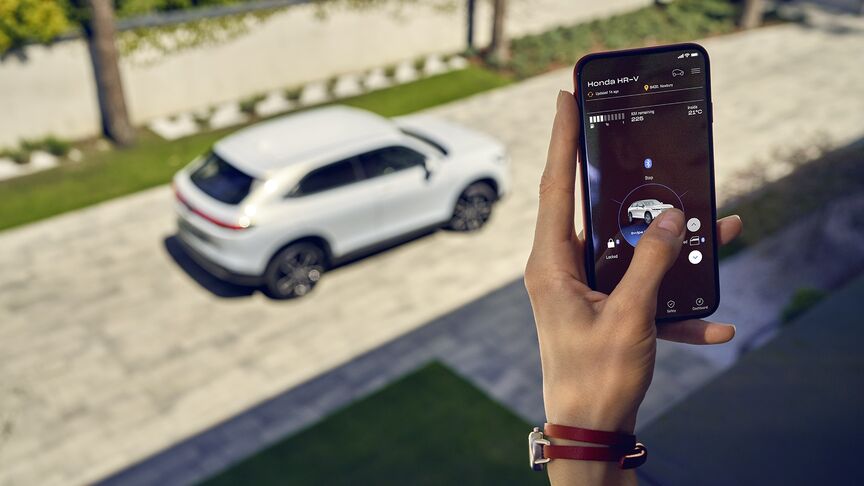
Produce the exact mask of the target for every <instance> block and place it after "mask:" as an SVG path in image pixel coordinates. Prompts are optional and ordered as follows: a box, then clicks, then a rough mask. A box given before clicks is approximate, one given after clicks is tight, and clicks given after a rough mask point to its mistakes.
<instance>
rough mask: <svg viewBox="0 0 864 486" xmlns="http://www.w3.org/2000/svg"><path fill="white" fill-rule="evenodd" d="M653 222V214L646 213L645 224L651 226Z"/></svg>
mask: <svg viewBox="0 0 864 486" xmlns="http://www.w3.org/2000/svg"><path fill="white" fill-rule="evenodd" d="M653 220H654V216H653V215H652V214H651V211H645V224H651V221H653Z"/></svg>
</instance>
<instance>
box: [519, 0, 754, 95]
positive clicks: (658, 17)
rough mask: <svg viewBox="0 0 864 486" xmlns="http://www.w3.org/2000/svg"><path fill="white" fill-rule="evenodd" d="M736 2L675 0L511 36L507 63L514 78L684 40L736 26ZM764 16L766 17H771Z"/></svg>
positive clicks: (731, 29)
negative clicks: (592, 56)
mask: <svg viewBox="0 0 864 486" xmlns="http://www.w3.org/2000/svg"><path fill="white" fill-rule="evenodd" d="M740 11H741V5H740V3H732V2H729V1H727V0H676V1H675V2H672V3H670V4H668V5H651V6H648V7H644V8H640V9H638V10H634V11H631V12H626V13H622V14H619V15H613V16H611V17H608V18H604V19H598V20H595V21H593V22H589V23H582V24H577V25H573V26H564V27H559V28H557V29H553V30H550V31H546V32H542V33H540V34H533V35H527V36H524V37H520V38H518V39H514V40H513V43H512V58H511V61H510V63H509V65H508V68H509V69H510V70H512V71H513V73H514V74H515V75H516V76H517V77H519V78H525V77H528V76H533V75H536V74H539V73H542V72H544V71H548V70H549V69H552V68H555V67H560V66H570V65H572V64H574V63H575V62H576V60H577V59H579V58H580V57H581V56H583V55H584V54H587V53H589V52H593V51H602V50H607V49H624V48H632V47H642V46H647V45H655V44H665V43H670V42H683V41H689V40H693V39H701V38H703V37H708V36H712V35H719V34H725V33H729V32H733V31H735V30H736V29H737V25H736V22H737V20H738V18H739V16H740ZM770 18H771V17H770V16H769V20H770Z"/></svg>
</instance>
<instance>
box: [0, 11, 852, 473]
mask: <svg viewBox="0 0 864 486" xmlns="http://www.w3.org/2000/svg"><path fill="white" fill-rule="evenodd" d="M838 32H839V31H838V30H837V29H827V28H805V27H800V26H780V27H772V28H767V29H762V30H759V31H755V32H751V33H746V34H740V35H733V36H728V37H722V38H716V39H711V40H709V41H707V42H705V45H706V47H707V48H708V50H709V51H710V52H711V54H712V57H713V61H714V73H715V75H714V87H715V95H714V96H715V97H714V102H715V107H716V116H715V120H716V121H715V126H716V127H717V134H716V137H717V159H718V164H717V179H718V183H719V185H720V186H721V187H723V184H724V183H727V181H735V180H736V179H735V177H737V176H736V174H739V173H740V171H741V170H744V169H747V167H748V165H749V164H750V163H751V162H752V161H753V160H754V158H756V157H765V156H766V155H769V154H771V153H772V151H773V150H775V149H776V148H782V147H789V146H794V145H796V144H808V143H809V141H810V140H812V139H813V138H814V137H816V136H817V134H818V133H819V132H824V133H827V134H828V136H829V137H830V138H831V140H832V141H834V142H835V143H844V142H846V141H849V140H851V139H854V138H858V137H860V136H861V135H862V133H864V109H862V108H864V84H862V83H860V82H858V81H857V79H855V77H854V76H853V75H852V70H853V69H854V67H855V66H857V65H860V61H861V53H862V52H864V31H862V30H861V29H846V30H844V31H843V32H842V33H838ZM570 84H571V82H570V73H569V70H566V69H565V70H560V71H556V72H552V73H550V74H547V75H544V76H541V77H538V78H534V79H531V80H529V81H527V82H524V83H521V84H519V85H515V86H512V87H508V88H505V89H501V90H498V91H494V92H491V93H487V94H483V95H479V96H476V97H474V98H471V99H468V100H465V101H461V102H457V103H454V104H451V105H448V106H444V107H440V108H437V109H434V110H432V112H434V113H437V114H439V115H441V116H444V117H447V118H450V119H453V120H456V121H459V122H462V123H465V124H466V125H469V126H472V127H475V128H478V129H481V130H484V131H486V132H489V133H491V134H494V135H496V136H497V137H499V138H501V139H502V140H504V141H505V142H506V143H507V144H508V146H509V149H510V152H511V155H512V158H513V176H514V182H515V184H514V187H513V193H512V194H511V195H510V196H509V197H508V198H507V199H506V200H504V201H503V202H502V204H501V205H500V206H499V207H498V209H497V213H496V215H495V217H494V218H493V220H492V222H491V224H490V226H489V227H488V228H487V229H485V230H484V231H482V232H481V233H479V234H476V235H463V234H454V233H447V232H438V233H435V234H433V235H431V236H428V237H425V238H421V239H418V240H416V241H414V242H411V243H409V244H406V245H402V246H400V247H398V248H395V249H393V250H390V251H388V252H385V253H382V254H379V255H376V256H373V257H370V258H367V259H365V260H362V261H360V262H357V263H355V264H352V265H349V266H346V267H344V268H341V269H339V270H337V271H335V272H333V273H332V274H329V275H327V278H326V279H325V280H324V281H323V282H322V283H321V285H320V287H319V288H318V289H316V291H315V292H314V293H313V294H312V295H310V296H308V297H307V298H304V299H301V300H298V301H291V302H276V301H272V300H268V299H267V298H265V297H263V296H262V295H260V294H259V293H254V294H249V293H248V292H243V291H242V289H238V288H236V287H229V286H222V285H217V284H216V283H215V282H213V281H210V280H207V279H206V278H204V277H202V276H201V275H198V274H197V273H196V272H193V274H192V275H190V274H189V273H188V272H185V271H183V270H182V268H181V267H182V266H183V265H186V264H187V262H185V261H184V260H183V259H182V255H181V261H180V264H178V262H177V261H176V260H175V257H174V256H173V255H175V254H176V252H175V249H176V245H175V242H174V240H172V235H173V233H174V227H173V218H172V216H171V209H170V206H171V194H170V190H169V189H168V188H167V187H161V188H156V189H153V190H150V191H146V192H143V193H139V194H136V195H133V196H130V197H126V198H123V199H120V200H117V201H113V202H109V203H106V204H102V205H99V206H95V207H92V208H89V209H85V210H82V211H77V212H74V213H71V214H68V215H65V216H61V217H57V218H53V219H51V220H47V221H44V222H41V223H37V224H33V225H30V226H27V227H24V228H20V229H17V230H13V231H7V232H4V233H2V234H0V268H2V269H3V270H2V274H0V322H2V323H0V420H4V421H6V423H7V426H6V428H5V429H2V430H0V484H2V485H12V484H15V485H19V484H20V485H29V484H43V485H50V484H80V483H84V482H89V481H93V480H96V479H98V478H100V477H103V476H104V475H106V474H108V473H110V472H112V471H114V470H116V469H119V468H122V467H123V466H125V465H127V464H130V463H132V462H135V461H137V460H140V459H141V458H143V457H145V456H147V455H150V454H153V453H155V452H157V451H159V450H160V449H163V448H165V447H166V446H168V445H170V444H172V443H174V442H176V441H179V440H181V439H182V438H184V437H187V436H189V435H191V434H194V433H196V432H198V431H201V430H203V429H206V428H208V427H210V426H212V425H213V424H215V423H217V422H219V421H221V420H224V419H225V418H227V417H230V416H232V415H234V414H236V413H238V412H240V411H242V410H244V409H246V408H248V407H250V406H252V405H253V404H255V403H258V402H260V401H261V400H263V399H266V398H267V397H270V396H273V395H275V394H277V393H280V392H282V391H284V390H286V389H288V388H290V387H293V386H295V385H297V384H298V383H301V382H303V381H305V380H308V379H309V378H311V377H313V376H315V375H317V374H319V373H321V372H323V371H325V370H328V369H330V368H332V367H334V366H336V365H338V364H340V363H344V362H345V361H347V360H348V359H350V358H352V357H354V356H357V355H359V354H360V353H363V352H364V351H367V350H369V349H372V348H374V347H377V346H379V345H381V344H382V343H384V342H386V341H388V340H390V339H392V338H394V337H396V336H399V335H402V334H404V333H405V332H407V331H409V330H412V329H415V328H417V327H418V326H420V325H422V324H423V323H425V322H428V321H429V320H431V319H433V318H435V317H436V316H440V315H442V314H444V313H446V312H448V311H451V310H453V309H455V308H457V307H458V306H460V305H462V304H465V303H467V302H470V301H472V300H475V299H477V298H478V297H480V296H482V295H484V294H486V293H488V292H490V291H491V290H493V289H495V288H498V287H499V286H501V285H503V284H505V283H508V282H511V281H513V280H514V279H516V278H518V277H519V276H520V274H521V272H522V269H523V266H524V261H525V258H526V256H527V253H528V249H529V245H530V240H531V235H532V228H533V219H534V214H535V211H536V197H535V193H536V187H537V184H538V181H539V175H540V171H541V170H542V166H543V162H544V158H545V151H546V145H547V143H548V134H549V127H550V122H551V119H552V116H553V109H554V103H555V96H556V91H557V90H558V89H559V88H568V87H569V86H570ZM723 194H724V193H721V197H722V196H723ZM577 214H578V213H577ZM577 224H579V222H577ZM196 277H197V279H196ZM199 280H200V281H201V282H202V283H203V285H202V283H199Z"/></svg>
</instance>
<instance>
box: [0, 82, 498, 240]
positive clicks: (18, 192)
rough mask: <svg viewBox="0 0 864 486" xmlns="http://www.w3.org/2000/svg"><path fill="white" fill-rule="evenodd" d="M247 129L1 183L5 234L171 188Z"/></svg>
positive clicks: (374, 102)
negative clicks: (222, 142) (177, 177)
mask: <svg viewBox="0 0 864 486" xmlns="http://www.w3.org/2000/svg"><path fill="white" fill-rule="evenodd" d="M509 82H510V79H509V78H507V77H505V76H503V75H501V74H496V73H494V72H491V71H489V70H486V69H483V68H479V67H469V68H467V69H463V70H460V71H453V72H450V73H446V74H441V75H438V76H433V77H429V78H425V79H421V80H419V81H415V82H413V83H409V84H404V85H401V86H395V87H393V88H389V89H384V90H381V91H376V92H372V93H368V94H364V95H360V96H357V97H354V98H350V99H346V100H341V101H339V102H338V103H340V104H346V105H350V106H356V107H358V108H363V109H366V110H370V111H373V112H375V113H378V114H381V115H384V116H397V115H403V114H406V113H411V112H413V111H417V110H422V109H424V108H428V107H431V106H435V105H438V104H441V103H446V102H448V101H453V100H456V99H459V98H463V97H466V96H470V95H472V94H475V93H478V92H481V91H486V90H489V89H492V88H497V87H499V86H503V85H505V84H507V83H509ZM239 128H242V127H236V128H232V129H228V130H220V131H215V132H209V133H203V134H198V135H193V136H191V137H187V138H183V139H180V140H174V141H166V140H162V139H161V138H159V137H156V136H155V135H153V134H150V133H142V134H141V136H140V139H139V142H138V143H137V144H136V145H135V146H134V147H131V148H128V149H118V150H107V151H101V152H100V151H97V150H95V149H94V150H85V153H84V160H83V161H82V162H80V163H67V164H63V165H61V166H60V167H58V168H56V169H52V170H49V171H45V172H39V173H36V174H32V175H29V176H24V177H18V178H15V179H10V180H6V181H0V194H3V204H2V205H0V230H2V229H7V228H11V227H14V226H18V225H22V224H25V223H30V222H33V221H37V220H40V219H43V218H47V217H50V216H54V215H57V214H61V213H64V212H67V211H71V210H74V209H79V208H83V207H86V206H90V205H92V204H96V203H99V202H102V201H106V200H108V199H112V198H115V197H119V196H123V195H126V194H130V193H133V192H136V191H140V190H143V189H147V188H150V187H154V186H158V185H161V184H165V183H167V182H169V181H170V180H171V177H172V176H173V175H174V173H175V172H177V170H178V169H180V168H181V167H183V166H184V165H185V164H187V163H188V162H190V161H191V160H192V159H193V158H195V157H196V156H197V155H199V154H201V153H202V152H204V151H206V150H207V149H208V148H209V147H210V146H211V145H213V143H214V142H215V141H217V140H218V139H220V138H222V137H224V136H226V135H228V134H229V133H231V132H232V131H235V130H237V129H239Z"/></svg>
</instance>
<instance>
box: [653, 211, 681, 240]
mask: <svg viewBox="0 0 864 486" xmlns="http://www.w3.org/2000/svg"><path fill="white" fill-rule="evenodd" d="M658 219H659V221H657V226H659V227H661V228H663V229H664V230H666V231H668V232H670V233H672V234H673V235H675V236H678V235H680V234H681V233H683V232H684V213H682V212H681V211H679V210H677V209H670V210H668V211H664V212H663V214H661V215H660V217H659V218H658Z"/></svg>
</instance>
